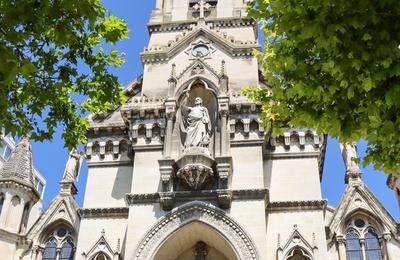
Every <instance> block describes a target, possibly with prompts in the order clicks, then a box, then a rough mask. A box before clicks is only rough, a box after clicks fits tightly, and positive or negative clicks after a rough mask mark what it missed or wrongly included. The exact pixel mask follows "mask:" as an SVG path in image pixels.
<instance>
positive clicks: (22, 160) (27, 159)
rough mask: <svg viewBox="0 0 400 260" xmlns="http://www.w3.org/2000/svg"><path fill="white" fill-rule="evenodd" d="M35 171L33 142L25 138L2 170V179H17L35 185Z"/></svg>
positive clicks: (0, 173)
mask: <svg viewBox="0 0 400 260" xmlns="http://www.w3.org/2000/svg"><path fill="white" fill-rule="evenodd" d="M33 171H34V169H33V162H32V146H31V142H30V140H29V138H26V137H24V138H22V140H21V141H20V142H19V143H18V144H17V145H16V147H15V149H14V150H13V151H12V153H11V156H10V158H9V159H8V161H6V162H5V164H4V167H3V168H2V169H1V170H0V178H17V179H20V180H22V181H24V182H27V183H29V184H32V185H33V184H34V183H33Z"/></svg>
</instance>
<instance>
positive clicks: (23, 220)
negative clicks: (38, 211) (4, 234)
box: [19, 202, 31, 233]
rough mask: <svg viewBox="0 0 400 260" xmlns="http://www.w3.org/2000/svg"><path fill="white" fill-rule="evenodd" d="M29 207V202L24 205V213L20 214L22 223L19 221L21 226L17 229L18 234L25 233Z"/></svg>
mask: <svg viewBox="0 0 400 260" xmlns="http://www.w3.org/2000/svg"><path fill="white" fill-rule="evenodd" d="M30 209H31V207H30V204H29V202H27V203H25V206H24V212H23V213H22V221H21V226H20V228H19V232H20V233H24V232H25V231H26V228H27V226H28V220H29V211H30Z"/></svg>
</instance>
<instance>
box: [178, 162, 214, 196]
mask: <svg viewBox="0 0 400 260" xmlns="http://www.w3.org/2000/svg"><path fill="white" fill-rule="evenodd" d="M212 175H213V170H212V169H211V168H210V167H207V166H205V165H202V164H188V165H185V166H184V167H183V168H181V169H179V171H178V172H177V173H176V176H177V177H178V178H180V179H182V180H184V181H185V183H186V184H187V185H188V186H189V187H190V188H191V189H192V190H199V189H201V187H202V186H203V184H204V183H205V182H206V180H207V179H208V178H209V177H211V176H212Z"/></svg>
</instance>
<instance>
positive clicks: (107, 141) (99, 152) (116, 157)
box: [85, 135, 131, 165]
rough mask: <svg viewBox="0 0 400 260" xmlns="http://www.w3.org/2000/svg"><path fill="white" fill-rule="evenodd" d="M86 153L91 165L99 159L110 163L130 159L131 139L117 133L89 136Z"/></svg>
mask: <svg viewBox="0 0 400 260" xmlns="http://www.w3.org/2000/svg"><path fill="white" fill-rule="evenodd" d="M85 155H86V159H87V161H88V164H89V165H91V164H92V163H96V162H97V161H99V160H101V161H103V162H104V161H106V162H109V163H112V162H114V163H118V162H122V161H130V157H131V141H130V140H129V139H128V136H117V135H115V136H100V137H97V138H88V142H87V144H86V146H85Z"/></svg>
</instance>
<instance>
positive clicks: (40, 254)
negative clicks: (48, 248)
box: [36, 247, 44, 260]
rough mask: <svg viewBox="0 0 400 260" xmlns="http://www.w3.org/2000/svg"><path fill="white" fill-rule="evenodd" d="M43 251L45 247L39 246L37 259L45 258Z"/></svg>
mask: <svg viewBox="0 0 400 260" xmlns="http://www.w3.org/2000/svg"><path fill="white" fill-rule="evenodd" d="M43 251H44V249H43V248H41V247H39V248H38V250H37V255H36V260H41V259H42V258H43Z"/></svg>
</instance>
